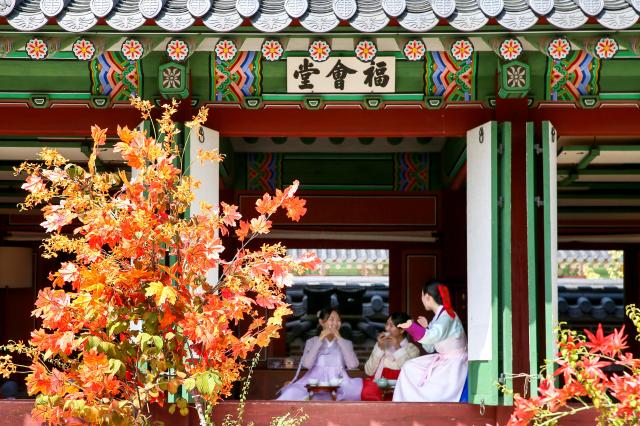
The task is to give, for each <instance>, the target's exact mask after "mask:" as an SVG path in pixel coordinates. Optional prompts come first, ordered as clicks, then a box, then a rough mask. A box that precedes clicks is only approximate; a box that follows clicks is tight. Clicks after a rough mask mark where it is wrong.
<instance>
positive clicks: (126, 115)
mask: <svg viewBox="0 0 640 426" xmlns="http://www.w3.org/2000/svg"><path fill="white" fill-rule="evenodd" d="M0 115H1V116H2V120H0V136H34V137H35V136H50V137H56V136H60V137H69V136H89V135H90V134H91V126H92V125H94V124H97V125H98V126H100V127H102V128H109V133H110V134H115V130H116V126H117V125H118V124H119V125H121V126H125V125H126V126H129V128H131V127H135V126H137V125H138V124H139V123H140V122H141V121H142V120H141V118H140V114H139V113H138V111H137V110H135V109H133V108H128V107H127V108H109V109H104V110H99V109H93V108H89V107H88V106H87V107H83V106H78V105H73V106H68V105H64V104H58V105H57V106H55V107H53V108H43V109H39V108H28V107H26V106H24V105H11V106H8V105H6V104H5V105H1V106H0Z"/></svg>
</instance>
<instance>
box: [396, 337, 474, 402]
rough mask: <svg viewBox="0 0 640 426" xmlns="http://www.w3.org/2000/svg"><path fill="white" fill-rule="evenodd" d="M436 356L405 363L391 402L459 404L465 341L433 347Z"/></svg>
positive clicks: (465, 366)
mask: <svg viewBox="0 0 640 426" xmlns="http://www.w3.org/2000/svg"><path fill="white" fill-rule="evenodd" d="M435 348H436V351H437V352H436V353H433V354H429V355H424V356H421V357H418V358H413V359H410V360H409V361H407V362H405V363H404V365H403V366H402V370H401V371H400V377H398V383H397V384H396V389H395V392H394V393H393V400H394V401H399V402H459V401H460V396H461V395H462V390H463V388H464V383H465V380H466V379H467V370H468V364H467V342H466V339H464V338H449V339H446V340H443V341H442V342H438V343H436V344H435Z"/></svg>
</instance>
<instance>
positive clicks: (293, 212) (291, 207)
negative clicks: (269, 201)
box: [282, 197, 307, 222]
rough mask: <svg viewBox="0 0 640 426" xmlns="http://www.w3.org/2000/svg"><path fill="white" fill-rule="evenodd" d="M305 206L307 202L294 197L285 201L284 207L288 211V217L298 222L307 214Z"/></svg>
mask: <svg viewBox="0 0 640 426" xmlns="http://www.w3.org/2000/svg"><path fill="white" fill-rule="evenodd" d="M305 204H307V201H306V200H303V199H302V198H298V197H292V198H288V199H286V200H284V202H283V203H282V207H284V208H285V209H287V217H289V218H290V219H291V220H293V221H295V222H298V221H299V220H300V218H301V217H302V216H304V215H305V213H307V209H306V207H305Z"/></svg>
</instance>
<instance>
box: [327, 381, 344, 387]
mask: <svg viewBox="0 0 640 426" xmlns="http://www.w3.org/2000/svg"><path fill="white" fill-rule="evenodd" d="M340 383H342V379H331V380H329V384H330V385H331V386H339V385H340Z"/></svg>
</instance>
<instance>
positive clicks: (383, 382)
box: [376, 377, 389, 388]
mask: <svg viewBox="0 0 640 426" xmlns="http://www.w3.org/2000/svg"><path fill="white" fill-rule="evenodd" d="M376 383H377V384H378V387H381V388H384V387H386V386H387V384H388V383H389V382H387V379H385V378H384V377H380V378H379V379H376Z"/></svg>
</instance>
